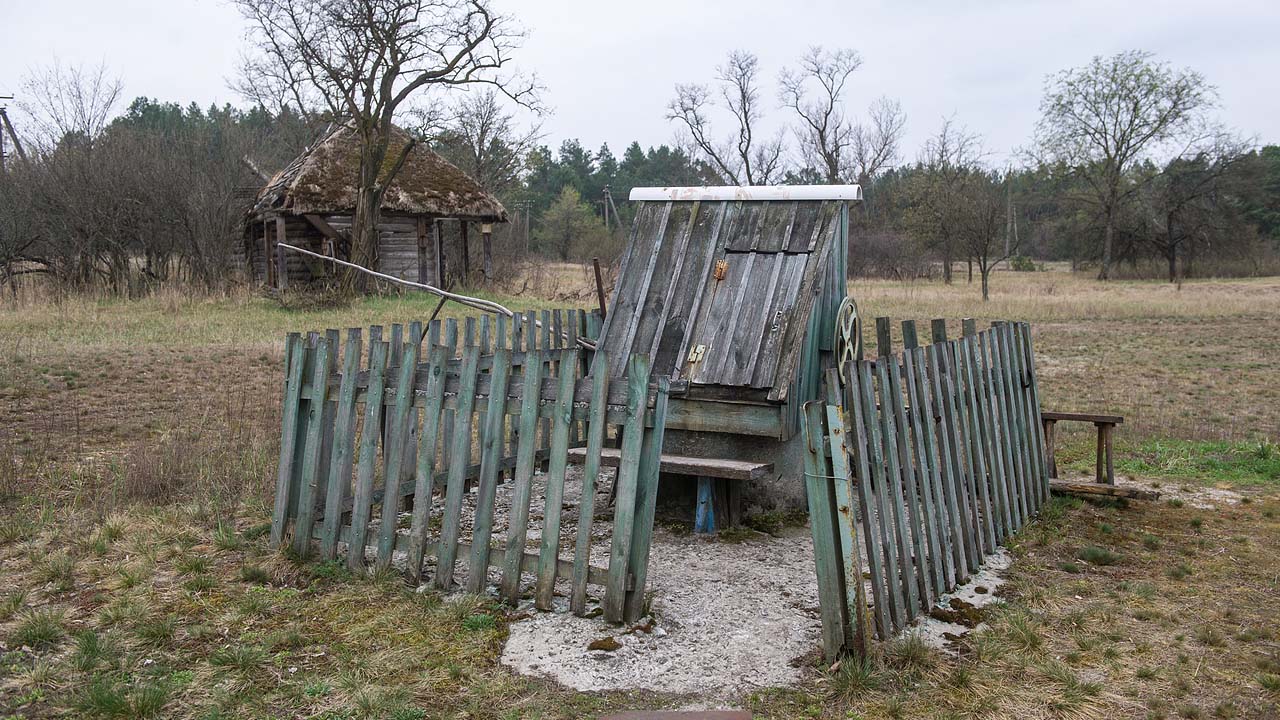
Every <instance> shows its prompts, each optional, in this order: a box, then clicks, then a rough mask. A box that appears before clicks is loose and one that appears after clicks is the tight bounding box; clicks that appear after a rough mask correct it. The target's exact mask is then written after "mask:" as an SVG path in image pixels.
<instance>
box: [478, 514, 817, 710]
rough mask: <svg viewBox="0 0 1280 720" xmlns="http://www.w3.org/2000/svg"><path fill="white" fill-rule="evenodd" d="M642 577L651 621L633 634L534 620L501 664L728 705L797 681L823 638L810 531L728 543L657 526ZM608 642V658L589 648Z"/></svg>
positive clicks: (566, 617) (556, 619)
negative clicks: (731, 699) (802, 662)
mask: <svg viewBox="0 0 1280 720" xmlns="http://www.w3.org/2000/svg"><path fill="white" fill-rule="evenodd" d="M649 573H650V574H649V578H650V591H651V593H652V598H653V599H652V605H651V610H652V614H651V616H650V617H649V618H646V619H645V620H643V621H642V622H641V623H640V624H638V625H637V626H636V627H634V628H626V627H621V628H619V627H616V626H611V625H608V624H606V623H605V622H604V621H603V620H602V619H601V618H598V617H597V618H579V617H575V616H574V615H572V614H571V613H568V612H564V611H561V612H555V613H537V612H531V613H530V614H529V617H528V619H526V620H522V621H520V622H516V623H514V624H512V625H511V635H510V638H509V639H508V640H507V646H506V648H505V650H504V651H503V654H502V662H503V663H504V664H505V665H508V666H510V667H511V668H513V669H515V670H516V671H518V672H521V673H528V674H539V675H545V676H548V677H551V678H554V679H555V680H557V681H558V682H560V683H562V684H564V685H567V686H569V687H573V688H576V689H579V690H619V689H652V690H660V691H663V692H670V693H693V694H698V695H703V696H714V697H725V696H730V695H734V694H738V693H740V692H743V691H747V690H750V689H754V688H760V687H773V686H784V685H789V684H792V683H795V682H796V681H798V680H799V679H800V672H801V670H800V669H799V668H798V667H797V665H798V664H799V663H796V662H794V661H795V660H796V659H797V658H798V657H800V656H802V655H805V654H806V653H808V652H810V651H811V650H813V649H814V648H815V647H817V645H818V643H819V641H820V638H821V628H820V625H819V621H818V589H817V583H816V579H815V575H814V570H813V551H812V542H811V540H810V538H809V533H808V530H806V529H805V528H796V529H794V531H793V532H791V533H789V534H788V535H786V536H785V537H768V536H763V535H762V536H759V537H758V538H753V539H751V540H748V541H745V542H741V543H727V542H716V541H715V540H708V539H704V538H700V537H696V536H691V535H673V534H671V533H669V532H666V531H664V530H662V529H658V531H657V532H656V533H655V541H654V547H653V555H652V559H651V562H650V570H649ZM560 609H561V610H565V609H567V608H560ZM609 638H611V639H612V640H613V641H614V642H616V643H617V648H616V649H615V650H611V651H606V650H592V649H591V647H590V646H591V644H592V643H593V642H595V643H597V647H598V646H599V645H601V644H604V645H611V643H608V642H607V641H606V639H609ZM598 641H606V642H603V643H601V642H598Z"/></svg>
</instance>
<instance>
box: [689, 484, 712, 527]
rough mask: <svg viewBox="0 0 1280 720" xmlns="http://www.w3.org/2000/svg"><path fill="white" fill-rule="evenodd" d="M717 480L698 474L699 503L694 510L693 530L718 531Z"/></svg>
mask: <svg viewBox="0 0 1280 720" xmlns="http://www.w3.org/2000/svg"><path fill="white" fill-rule="evenodd" d="M715 495H716V493H715V481H714V480H712V479H711V478H709V477H703V476H701V475H699V476H698V505H697V508H696V509H695V510H694V516H693V531H694V532H695V533H700V534H710V533H714V532H715V531H716V508H715Z"/></svg>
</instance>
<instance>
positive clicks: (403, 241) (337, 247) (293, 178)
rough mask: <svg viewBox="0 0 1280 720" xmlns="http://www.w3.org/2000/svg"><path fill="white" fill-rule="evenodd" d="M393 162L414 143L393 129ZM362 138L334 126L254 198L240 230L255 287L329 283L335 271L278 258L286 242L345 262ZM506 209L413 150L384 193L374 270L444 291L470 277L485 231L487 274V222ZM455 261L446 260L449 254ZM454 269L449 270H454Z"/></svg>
mask: <svg viewBox="0 0 1280 720" xmlns="http://www.w3.org/2000/svg"><path fill="white" fill-rule="evenodd" d="M393 132H394V137H393V139H392V142H391V148H390V150H389V153H388V155H389V157H396V156H397V155H398V153H399V152H400V150H401V149H403V148H404V145H405V143H407V142H409V135H408V133H405V132H404V131H403V130H401V129H399V128H393ZM359 167H360V147H359V139H358V137H357V135H356V132H355V130H354V129H353V128H352V127H351V126H349V125H346V124H335V125H332V126H330V127H329V128H328V129H327V130H326V131H325V132H324V133H323V134H322V135H321V136H320V138H319V139H317V140H316V142H315V143H313V144H312V145H311V146H310V147H308V148H307V149H306V150H304V151H303V152H302V154H301V155H299V156H298V157H297V158H295V159H294V160H293V162H291V163H289V164H288V165H287V166H286V167H285V168H284V169H283V170H281V171H280V172H278V173H276V174H275V176H274V177H272V178H271V179H270V180H269V181H268V182H267V184H266V185H265V186H264V187H263V188H262V189H261V190H260V191H259V192H258V194H257V198H256V199H255V201H254V203H253V206H252V207H251V208H250V210H249V212H248V214H247V216H246V220H245V226H244V236H243V241H244V261H245V269H246V272H247V273H248V274H249V276H250V277H251V278H252V280H253V281H255V282H258V283H265V284H267V285H270V286H272V287H276V288H280V287H284V286H288V285H290V284H296V283H306V282H310V281H312V280H315V279H317V278H321V277H326V276H328V275H329V274H330V273H331V272H332V267H331V263H325V262H323V261H320V260H316V259H314V258H309V257H307V256H305V255H302V254H300V253H286V252H279V251H278V249H277V245H278V243H282V242H283V243H287V244H289V245H294V246H297V247H302V248H305V249H308V250H311V251H312V252H317V253H321V254H323V255H328V256H330V257H337V258H339V259H342V260H349V259H350V258H349V245H350V240H349V232H350V228H351V224H352V217H353V215H354V213H355V206H356V190H357V182H356V178H357V176H358V173H359ZM506 221H507V211H506V209H505V208H503V207H502V203H500V202H498V199H497V198H495V197H494V196H493V195H491V194H489V193H487V192H485V191H484V189H483V188H481V187H480V185H479V183H477V182H476V181H475V180H474V179H472V178H471V177H469V176H468V175H467V174H466V173H464V172H462V171H461V170H459V169H458V168H457V167H456V166H454V165H452V164H451V163H449V162H448V161H447V160H445V159H444V158H442V157H440V155H438V154H437V153H435V152H433V151H432V150H431V149H430V148H428V147H426V146H425V145H424V144H421V143H418V144H415V145H414V146H413V147H412V148H411V149H410V150H409V155H408V157H407V158H406V159H405V162H404V165H403V167H402V168H401V170H400V172H399V173H398V174H397V175H396V177H395V178H394V179H393V180H392V182H391V184H390V185H389V186H388V187H387V190H386V193H385V194H384V195H383V200H382V212H381V221H380V222H379V224H378V230H379V238H378V242H377V245H376V256H375V259H374V267H373V269H374V270H377V271H379V272H382V273H385V274H387V275H392V276H394V277H397V278H400V279H402V280H409V281H413V282H420V283H426V284H430V285H437V286H439V285H444V284H447V282H446V278H447V277H462V276H464V273H466V272H467V271H469V254H470V253H469V249H468V241H469V238H470V237H473V236H474V235H475V233H474V230H475V229H476V228H474V227H473V226H474V225H476V224H479V225H480V227H479V228H478V229H479V230H480V233H479V234H480V235H481V237H482V240H483V246H484V248H483V251H484V256H483V258H484V260H483V268H484V270H485V272H486V274H488V273H489V272H491V270H490V268H491V267H492V262H491V257H492V256H491V247H490V245H491V242H492V241H491V224H492V223H499V222H506ZM451 247H452V248H453V249H454V252H457V253H458V256H457V257H455V258H450V252H447V251H448V250H449V249H450V248H451ZM451 262H452V264H453V265H454V267H452V268H450V263H451Z"/></svg>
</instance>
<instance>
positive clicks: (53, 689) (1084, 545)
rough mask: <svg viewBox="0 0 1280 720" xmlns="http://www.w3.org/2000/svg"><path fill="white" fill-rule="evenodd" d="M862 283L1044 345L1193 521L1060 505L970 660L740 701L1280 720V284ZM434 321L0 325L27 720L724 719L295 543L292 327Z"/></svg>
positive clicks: (7, 585) (768, 708) (9, 320)
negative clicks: (564, 671) (557, 678)
mask: <svg viewBox="0 0 1280 720" xmlns="http://www.w3.org/2000/svg"><path fill="white" fill-rule="evenodd" d="M587 283H589V275H588V274H587V273H586V272H584V271H583V270H582V269H581V268H576V267H561V268H551V269H550V270H549V271H548V273H547V275H546V276H545V277H543V278H541V279H540V280H539V281H538V282H536V283H533V284H532V285H531V287H530V288H529V290H528V291H527V292H526V293H525V294H524V295H521V296H519V297H508V296H498V297H495V299H498V300H500V301H502V302H504V303H507V304H509V305H510V306H512V307H518V308H522V309H523V308H543V307H556V306H564V305H566V304H567V303H568V302H569V300H567V299H566V298H570V297H579V298H582V299H580V300H578V301H577V302H589V300H587V299H586V298H589V297H590V294H589V293H586V294H584V293H583V292H582V288H584V287H585V288H589V285H588V284H587ZM850 289H851V292H852V293H853V294H854V295H855V296H856V297H857V299H858V302H859V304H860V307H861V311H862V313H863V315H864V316H866V317H874V316H876V315H888V316H891V317H893V318H894V319H895V320H898V319H905V318H912V319H916V320H917V321H920V320H924V321H927V320H929V319H930V318H934V317H945V318H948V319H950V320H951V321H952V323H951V325H950V327H951V330H952V332H953V333H954V332H958V331H959V318H961V317H966V316H971V317H975V318H977V319H978V320H979V322H980V323H985V322H987V321H990V320H993V319H1003V318H1009V319H1021V320H1029V321H1030V322H1031V323H1032V328H1033V334H1034V341H1035V343H1036V348H1037V352H1038V355H1037V360H1038V367H1039V370H1040V373H1041V385H1042V392H1043V395H1044V398H1045V403H1046V406H1047V407H1049V408H1051V409H1056V410H1079V411H1097V412H1112V413H1119V414H1123V415H1124V416H1125V424H1124V425H1123V426H1121V429H1120V431H1119V436H1118V438H1117V453H1118V458H1117V469H1118V471H1119V472H1120V474H1122V475H1126V476H1133V477H1136V478H1138V479H1140V480H1142V481H1147V482H1155V483H1158V484H1160V485H1161V486H1162V487H1164V488H1166V489H1168V490H1170V491H1174V492H1173V493H1172V494H1173V495H1175V496H1176V497H1173V498H1172V499H1166V500H1164V501H1161V502H1159V503H1138V502H1135V503H1132V504H1129V505H1117V504H1107V503H1104V504H1087V503H1082V502H1079V501H1076V500H1071V499H1065V498H1058V499H1055V500H1054V501H1053V502H1052V503H1051V504H1050V505H1049V506H1048V509H1047V510H1046V512H1045V513H1044V514H1043V516H1042V517H1041V518H1040V519H1039V520H1038V521H1036V522H1035V523H1033V524H1031V525H1030V526H1028V527H1027V529H1026V530H1024V531H1023V532H1022V533H1021V534H1020V536H1019V537H1018V539H1017V542H1016V543H1015V544H1014V545H1013V547H1012V552H1013V554H1014V556H1015V558H1016V562H1015V563H1014V565H1013V567H1012V568H1011V570H1010V573H1009V579H1010V582H1009V583H1008V584H1007V585H1006V586H1005V588H1004V589H1003V600H1004V602H1003V603H1000V604H998V605H997V606H996V608H997V609H996V610H994V611H992V612H990V613H989V615H988V617H986V618H985V620H986V623H987V625H986V627H985V629H983V630H980V631H978V632H975V633H973V634H971V635H969V636H968V637H967V638H966V639H965V640H964V641H963V642H962V644H961V647H960V652H959V654H957V655H944V654H941V653H939V652H937V651H935V650H932V649H929V648H927V647H926V646H924V645H923V644H921V643H920V642H918V641H916V640H913V639H910V638H907V639H903V640H899V641H895V642H891V643H887V644H885V645H884V647H883V653H882V657H880V658H878V659H876V660H875V661H873V662H868V663H865V664H863V663H854V662H846V663H843V664H842V665H841V666H840V667H837V668H827V667H825V666H822V665H820V664H819V662H818V655H817V653H816V652H815V653H814V654H813V655H812V656H810V657H809V658H806V659H805V660H804V662H805V663H806V664H807V667H808V670H807V678H808V679H807V680H806V681H805V683H804V684H802V685H801V686H799V687H795V688H789V689H785V690H765V691H761V692H759V693H755V694H751V695H748V696H744V697H741V698H738V702H739V704H740V705H741V706H744V707H747V708H749V709H751V710H753V711H754V712H755V713H756V715H757V717H776V718H791V717H823V718H846V717H868V718H879V717H890V718H907V717H930V718H967V717H980V718H982V717H990V718H999V717H1027V718H1119V717H1126V718H1127V717H1135V718H1144V717H1150V718H1166V717H1167V718H1177V717H1181V718H1192V719H1194V718H1208V717H1215V718H1233V717H1240V718H1270V717H1276V716H1278V715H1280V631H1277V627H1278V626H1280V623H1278V622H1277V620H1276V600H1277V598H1280V518H1277V513H1280V446H1278V445H1277V442H1278V441H1280V382H1277V380H1276V378H1277V377H1280V352H1278V351H1277V349H1278V348H1280V278H1268V279H1258V280H1231V281H1197V282H1187V283H1185V284H1183V285H1182V286H1181V287H1175V286H1172V285H1167V284H1161V283H1152V282H1127V281H1126V282H1112V283H1108V284H1101V283H1098V282H1096V281H1093V280H1091V279H1087V278H1085V277H1081V276H1073V275H1071V274H1070V273H1067V272H1041V273H999V274H998V275H997V276H996V277H995V278H994V280H993V297H992V300H991V302H989V303H983V302H981V301H980V298H979V296H978V291H977V288H976V286H971V285H966V284H963V283H960V284H957V285H955V286H951V287H946V286H943V285H941V284H934V283H914V284H901V283H891V282H881V281H873V282H864V281H858V282H853V283H851V284H850ZM535 293H538V294H540V296H541V297H544V298H547V299H535V298H534V294H535ZM434 304H435V303H434V301H433V300H431V299H429V298H423V297H380V298H371V299H368V300H363V301H360V302H358V303H356V304H354V305H351V306H348V307H340V308H307V307H298V306H296V303H294V304H293V305H294V306H292V307H281V306H280V304H279V303H277V302H275V301H273V300H269V299H266V298H261V297H257V296H254V295H252V294H250V293H248V292H246V291H237V292H234V293H232V294H229V295H226V296H221V297H206V298H189V297H183V296H180V295H177V294H162V295H160V296H157V297H152V298H149V299H145V300H139V301H121V300H95V299H86V298H70V299H62V300H59V301H56V302H54V301H49V300H47V299H42V298H20V300H19V302H17V303H16V304H6V305H2V306H0V718H9V717H23V718H26V717H33V718H44V717H110V718H132V717H175V718H211V719H212V718H272V717H279V718H286V717H308V718H397V719H400V720H407V719H409V718H578V717H594V716H595V715H596V714H598V713H600V712H602V711H605V710H608V709H618V708H626V709H635V708H648V707H663V706H679V705H682V704H686V703H688V702H691V701H693V700H695V699H690V698H680V697H671V696H664V695H662V694H661V693H649V692H644V693H635V694H627V693H609V694H595V695H588V694H580V693H575V692H573V691H570V690H567V689H565V688H562V687H559V686H556V685H554V684H552V683H550V682H547V681H541V680H535V679H529V678H524V677H519V676H516V675H513V674H512V673H510V672H509V671H507V670H506V669H504V668H502V667H500V666H499V665H498V661H497V657H498V654H499V652H500V649H501V647H502V643H503V641H504V637H505V628H506V625H507V624H508V623H509V622H510V621H511V620H512V618H511V617H510V616H508V614H507V613H506V612H505V611H504V610H503V609H502V608H500V607H499V606H497V605H495V604H494V603H492V602H490V601H489V600H488V599H486V598H479V597H463V598H457V597H442V596H439V595H437V594H434V593H415V592H414V591H413V589H412V588H409V587H407V586H405V585H404V583H403V582H402V581H401V580H400V579H399V578H398V577H396V576H390V575H384V576H375V577H369V578H365V577H354V576H352V575H349V574H348V573H347V572H345V571H344V570H340V569H338V568H337V567H336V566H334V565H330V564H320V565H317V564H307V565H302V564H295V563H293V562H291V561H290V560H289V559H288V558H287V557H285V556H282V555H279V554H276V553H273V552H271V551H269V550H268V548H267V546H266V542H265V538H264V537H263V534H264V531H265V528H266V525H265V523H266V521H267V519H268V514H269V503H270V497H269V493H270V482H271V478H272V477H273V473H274V465H275V462H276V460H277V456H276V453H277V452H278V450H277V445H278V442H279V438H278V436H279V419H278V417H279V416H278V410H277V409H276V403H277V402H278V399H279V398H278V395H279V388H280V376H281V367H280V366H281V359H282V346H283V336H284V333H285V332H287V331H290V330H306V329H318V328H326V327H346V326H353V325H369V324H388V323H391V322H407V321H410V320H413V319H425V318H426V317H427V316H428V315H429V314H430V312H431V310H432V308H433V307H434ZM445 313H446V315H447V314H451V313H454V310H453V309H452V308H449V309H446V311H445ZM1064 429H1065V427H1064ZM1090 441H1091V438H1090V437H1089V436H1088V435H1087V433H1086V432H1085V429H1077V430H1076V431H1074V432H1069V433H1067V434H1066V435H1065V437H1063V438H1062V439H1060V444H1061V445H1062V447H1061V449H1060V453H1059V459H1060V464H1062V465H1065V466H1068V467H1069V468H1071V469H1072V470H1086V469H1088V467H1089V463H1091V462H1092V447H1091V445H1090ZM1205 488H1209V489H1213V490H1218V491H1225V490H1230V491H1232V492H1231V493H1229V494H1226V495H1225V496H1226V497H1227V499H1226V500H1222V501H1221V502H1215V503H1214V504H1213V507H1197V505H1198V504H1200V503H1198V502H1196V501H1193V500H1184V499H1183V498H1198V497H1205V498H1212V497H1219V496H1222V495H1223V493H1219V495H1218V496H1212V495H1210V494H1208V493H1206V492H1205ZM744 542H747V543H749V542H751V540H750V538H747V539H745V540H744ZM727 651H731V650H727Z"/></svg>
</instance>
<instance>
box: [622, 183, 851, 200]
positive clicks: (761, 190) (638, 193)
mask: <svg viewBox="0 0 1280 720" xmlns="http://www.w3.org/2000/svg"><path fill="white" fill-rule="evenodd" d="M631 199H632V200H659V201H667V200H712V201H715V200H775V201H787V200H861V199H862V188H861V187H860V186H858V185H754V186H751V187H737V186H734V185H725V186H719V187H638V188H631Z"/></svg>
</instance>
